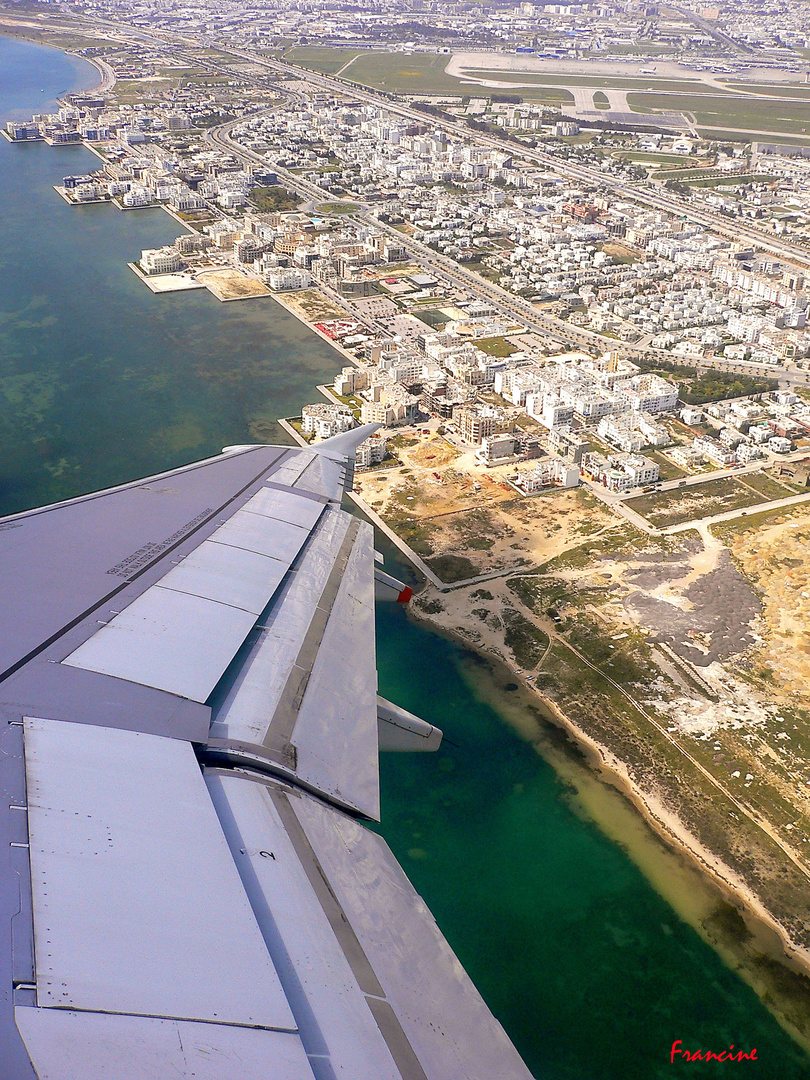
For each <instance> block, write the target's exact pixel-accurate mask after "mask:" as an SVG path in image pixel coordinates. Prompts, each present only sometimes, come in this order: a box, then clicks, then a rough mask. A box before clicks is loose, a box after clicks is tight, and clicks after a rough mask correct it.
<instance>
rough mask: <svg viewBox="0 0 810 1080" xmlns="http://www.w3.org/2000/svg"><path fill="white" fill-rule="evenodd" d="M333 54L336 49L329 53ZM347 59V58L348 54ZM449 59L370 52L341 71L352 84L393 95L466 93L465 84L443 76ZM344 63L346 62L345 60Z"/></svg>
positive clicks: (416, 54)
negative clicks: (385, 91) (356, 83)
mask: <svg viewBox="0 0 810 1080" xmlns="http://www.w3.org/2000/svg"><path fill="white" fill-rule="evenodd" d="M332 51H335V50H332ZM346 59H347V60H348V59H350V55H348V50H347V56H346ZM448 59H449V57H447V56H445V55H443V56H437V55H430V54H429V53H413V54H408V53H390V52H379V51H374V50H369V51H368V52H364V53H361V54H360V55H359V56H358V57H357V59H356V60H354V61H353V62H352V64H351V66H350V67H349V68H347V69H346V71H345V72H344V77H345V78H347V79H351V80H352V82H358V83H362V84H363V85H364V86H371V87H373V88H374V89H376V90H389V91H391V92H392V93H403V92H404V93H408V92H411V93H433V92H435V93H450V94H462V93H464V92H465V86H464V83H462V82H460V81H459V80H458V79H456V78H455V77H454V76H452V75H446V74H445V71H444V69H445V67H446V65H447V62H448ZM344 62H345V61H344Z"/></svg>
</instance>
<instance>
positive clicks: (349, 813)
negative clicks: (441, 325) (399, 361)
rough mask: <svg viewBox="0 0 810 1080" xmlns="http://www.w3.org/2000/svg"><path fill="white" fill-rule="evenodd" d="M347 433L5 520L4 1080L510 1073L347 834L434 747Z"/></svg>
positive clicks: (431, 939)
mask: <svg viewBox="0 0 810 1080" xmlns="http://www.w3.org/2000/svg"><path fill="white" fill-rule="evenodd" d="M370 430H371V429H362V428H361V429H358V430H356V431H353V432H349V433H346V435H345V436H339V437H338V438H337V439H336V440H328V441H327V442H325V443H322V444H319V445H318V446H317V447H315V448H307V449H303V450H297V449H289V448H284V447H266V446H250V447H234V448H229V449H228V450H227V452H225V453H223V454H222V455H221V456H220V457H217V458H213V459H209V460H207V461H204V462H199V463H196V464H194V465H190V466H187V467H185V468H182V469H177V470H174V471H172V472H169V473H165V474H162V475H161V476H157V477H151V478H149V479H147V480H143V481H138V482H136V483H133V484H127V485H122V486H121V487H119V488H115V489H112V490H110V491H106V492H100V493H97V494H95V495H91V496H87V497H84V498H82V499H77V500H71V501H69V502H66V503H61V504H57V505H55V506H51V507H44V508H42V509H41V510H36V511H31V512H30V513H26V514H20V515H16V516H15V517H12V518H7V519H5V520H3V521H2V522H0V566H2V567H3V570H4V571H5V572H4V573H3V574H2V576H0V594H1V595H2V597H3V604H4V606H5V611H6V614H7V618H6V619H5V620H4V629H3V630H2V632H0V665H2V670H0V710H1V713H2V715H1V717H0V786H2V789H3V792H4V795H5V798H4V799H3V801H2V806H0V837H2V840H3V843H2V849H1V853H0V1078H2V1080H6V1078H7V1080H27V1078H34V1077H39V1078H42V1080H44V1078H48V1080H79V1078H81V1080H104V1078H108V1077H109V1078H110V1080H113V1078H114V1080H130V1078H131V1080H136V1078H137V1080H141V1078H142V1077H144V1076H149V1077H150V1078H155V1080H163V1078H164V1077H166V1078H167V1080H168V1078H169V1077H172V1078H174V1077H177V1076H188V1077H191V1076H195V1077H199V1078H202V1080H243V1078H244V1080H254V1078H255V1080H259V1078H262V1080H265V1078H270V1077H272V1080H306V1078H309V1077H312V1078H314V1080H339V1078H343V1080H356V1078H357V1077H369V1078H374V1080H388V1078H390V1080H397V1078H400V1080H428V1078H430V1080H433V1078H436V1080H462V1078H467V1080H473V1078H478V1077H482V1076H487V1077H489V1076H498V1077H499V1078H502V1080H510V1078H513V1077H514V1078H515V1080H518V1078H521V1080H525V1078H527V1077H528V1076H529V1074H528V1072H527V1071H526V1069H525V1067H524V1066H523V1064H522V1062H521V1061H520V1059H519V1057H518V1055H517V1053H516V1052H515V1050H514V1049H513V1047H512V1046H511V1044H510V1043H509V1041H508V1039H507V1037H506V1035H505V1034H504V1032H503V1030H502V1028H501V1027H500V1025H499V1024H498V1023H497V1021H496V1020H495V1019H494V1018H493V1017H492V1016H491V1014H490V1013H489V1011H488V1009H487V1007H486V1005H485V1004H484V1002H483V1001H482V1000H481V998H480V996H479V995H478V993H477V991H476V990H475V988H474V987H473V985H472V983H471V982H470V980H469V978H468V977H467V976H466V974H465V973H464V971H463V969H462V968H461V966H460V964H459V963H458V961H457V960H456V958H455V956H454V955H453V953H452V951H451V950H450V948H449V946H448V945H447V943H446V942H445V941H444V938H443V937H442V935H441V933H440V932H439V930H438V928H437V927H436V924H435V922H434V920H433V919H432V917H431V915H430V913H429V911H428V910H427V908H426V907H425V905H424V903H423V902H422V901H421V899H420V898H419V897H418V895H417V894H416V893H415V892H414V890H413V888H412V886H411V885H410V883H409V882H408V880H407V878H406V877H405V875H404V874H403V872H402V870H401V868H400V867H399V866H398V864H397V862H396V860H395V859H394V857H393V855H392V854H391V852H390V851H389V849H388V848H387V846H386V845H385V843H384V842H383V841H382V840H381V839H380V837H379V836H377V835H376V834H374V833H372V832H370V831H369V830H368V829H366V828H365V827H364V826H363V825H362V824H361V820H362V819H363V818H369V819H376V818H377V817H378V816H379V779H378V752H379V749H380V748H390V749H435V748H436V747H437V746H438V744H439V742H440V740H441V733H440V732H438V731H437V729H435V728H433V727H431V725H429V724H426V723H425V722H424V721H422V720H420V719H419V718H418V717H415V716H413V715H412V714H410V713H407V712H406V711H404V710H402V709H399V708H398V707H397V706H396V705H393V704H392V703H390V702H386V701H384V699H382V698H379V697H378V695H377V686H376V672H375V667H374V663H373V658H374V648H375V642H374V595H375V553H374V547H373V534H372V530H371V527H370V526H369V525H368V524H367V523H366V522H363V521H361V520H359V519H357V518H355V517H352V515H350V514H348V513H346V512H344V511H343V510H342V509H341V508H340V502H341V497H342V495H343V492H344V490H346V488H347V486H348V485H350V483H351V477H352V462H353V453H354V449H355V448H356V446H357V445H358V444H359V442H360V441H362V440H363V439H364V438H366V437H367V436H368V434H369V432H370ZM399 585H400V583H398V582H396V581H395V580H394V579H391V578H389V577H387V575H384V574H382V572H381V571H377V583H376V587H377V592H378V594H380V592H381V591H382V595H383V596H385V597H387V598H391V599H396V598H398V597H402V596H403V594H404V593H405V590H404V589H401V588H398V586H399Z"/></svg>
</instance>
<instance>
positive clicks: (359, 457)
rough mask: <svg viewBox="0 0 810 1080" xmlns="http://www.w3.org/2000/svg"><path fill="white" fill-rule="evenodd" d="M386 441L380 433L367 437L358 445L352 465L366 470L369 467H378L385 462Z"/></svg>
mask: <svg viewBox="0 0 810 1080" xmlns="http://www.w3.org/2000/svg"><path fill="white" fill-rule="evenodd" d="M387 446H388V440H387V439H386V437H385V435H383V433H382V432H381V431H377V432H375V434H374V435H369V437H368V438H367V439H366V441H365V442H362V443H360V445H359V446H358V447H357V450H356V451H355V455H354V464H355V467H356V468H358V469H368V468H369V467H370V466H371V465H379V464H380V462H381V461H384V460H385V454H386V449H387Z"/></svg>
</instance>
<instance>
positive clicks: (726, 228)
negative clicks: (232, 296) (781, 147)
mask: <svg viewBox="0 0 810 1080" xmlns="http://www.w3.org/2000/svg"><path fill="white" fill-rule="evenodd" d="M71 21H73V22H74V25H76V26H79V25H82V24H84V25H89V26H93V27H94V28H98V29H105V28H107V29H110V28H112V29H114V30H116V31H117V32H118V33H119V34H120V33H121V32H126V33H128V34H131V35H132V36H133V37H134V38H135V39H136V40H139V41H140V42H141V43H143V42H145V41H152V42H157V43H160V44H163V45H173V46H175V47H179V48H181V49H184V50H188V51H187V52H186V53H185V54H184V55H185V58H186V59H190V60H193V61H194V62H195V63H202V64H205V65H206V66H207V67H209V68H211V70H213V71H217V72H221V73H224V74H229V75H231V76H232V77H234V78H236V79H238V80H240V81H246V80H247V79H248V78H249V76H248V75H247V73H246V72H245V71H243V70H240V69H236V68H230V67H227V66H225V65H224V64H222V63H219V62H217V60H216V59H215V58H214V57H212V56H206V55H203V56H201V55H200V49H201V47H203V46H204V45H211V46H213V47H215V48H216V49H217V50H218V51H219V52H221V53H223V54H225V55H228V56H232V57H234V58H236V59H238V60H243V61H246V62H248V63H250V64H253V65H256V66H257V67H260V68H265V69H266V70H268V71H272V72H275V73H277V74H279V75H285V76H290V75H292V76H295V77H296V78H301V77H302V76H304V77H305V78H306V80H307V81H308V82H309V83H311V84H312V86H313V87H317V88H318V89H320V90H325V91H328V92H330V93H332V94H343V95H346V94H348V95H350V96H351V97H352V98H354V99H356V100H357V101H363V102H367V103H368V104H371V105H377V106H381V107H384V108H386V109H387V110H388V111H389V112H391V113H392V114H394V115H397V116H401V117H403V118H406V119H408V120H411V121H415V122H418V123H422V124H424V123H429V122H430V121H431V119H433V118H432V117H431V116H430V114H427V113H425V112H424V111H421V110H419V109H415V108H413V107H412V106H409V105H406V104H403V103H402V102H401V101H400V100H399V99H398V98H396V97H395V96H393V95H389V94H385V93H381V92H378V91H375V90H372V89H369V88H367V87H365V86H360V85H358V84H357V83H354V82H352V81H351V80H349V79H345V78H343V77H342V76H336V75H324V74H321V73H320V72H317V71H312V70H310V69H309V68H301V67H298V66H297V65H295V64H291V63H288V62H287V61H285V60H277V59H271V58H269V57H265V56H260V55H258V54H256V53H253V52H250V51H248V50H246V49H239V48H233V47H229V46H228V45H227V44H225V43H223V42H221V41H211V42H208V41H204V42H201V41H194V40H189V39H188V38H187V37H185V36H184V35H182V34H177V33H169V32H168V31H156V30H150V31H147V30H143V29H142V28H140V27H137V28H135V27H132V26H129V25H128V24H127V23H125V22H117V21H112V20H110V19H109V18H107V19H97V18H92V17H89V18H81V19H79V18H77V19H75V20H71ZM440 123H441V127H442V128H444V129H445V130H447V131H452V132H454V133H455V134H456V135H458V136H459V137H461V138H464V139H467V140H468V141H470V142H473V143H475V144H477V145H479V146H487V147H489V148H491V149H497V150H501V151H503V152H505V153H508V154H511V155H513V156H515V155H516V156H519V157H520V158H522V159H525V160H527V161H532V162H534V163H535V164H538V165H542V166H543V167H545V168H548V169H551V170H553V171H554V172H557V173H560V174H561V175H563V176H566V177H574V178H576V179H578V180H581V181H583V182H584V183H588V184H596V185H599V186H601V187H606V188H608V189H610V190H611V191H613V192H614V194H616V195H618V196H620V197H621V198H624V199H630V200H631V201H633V202H639V203H643V204H646V205H648V206H650V207H652V208H653V209H657V210H662V211H664V212H665V213H667V214H671V215H673V216H675V217H676V218H681V219H683V220H687V221H692V222H694V223H695V224H699V225H703V226H705V227H706V228H709V229H711V230H712V231H713V232H715V233H717V234H718V235H719V236H723V237H725V238H726V239H729V240H732V241H734V242H736V243H739V242H743V243H745V244H755V245H756V246H757V247H759V248H761V249H762V250H763V251H768V252H770V253H771V254H774V255H777V256H778V257H779V258H782V259H785V260H788V261H790V262H795V263H797V264H799V265H801V266H805V267H808V268H810V250H808V249H807V248H806V247H805V246H800V245H798V244H794V243H790V242H789V241H786V240H780V239H779V238H778V237H774V236H772V235H771V234H769V233H767V232H765V231H764V230H763V229H759V228H757V227H756V226H754V225H751V224H749V223H747V222H743V221H740V220H737V219H735V220H731V219H729V218H727V217H724V216H723V215H722V214H717V213H714V212H713V211H710V210H706V209H704V208H702V207H699V206H696V205H695V204H694V202H691V201H689V200H686V199H682V198H680V197H679V196H677V195H675V194H673V193H671V192H664V191H662V190H660V189H657V188H653V187H651V186H650V185H649V184H638V183H632V182H630V181H627V180H623V179H621V178H619V177H615V176H612V175H611V174H610V173H606V172H603V171H602V170H601V169H598V168H594V167H592V166H587V165H579V164H577V163H576V162H572V161H571V160H569V159H563V160H561V159H560V158H559V157H556V156H554V155H553V154H549V153H546V152H545V151H543V150H538V149H536V148H535V149H532V148H531V147H529V146H526V145H525V144H523V143H519V144H518V143H517V142H515V141H514V140H513V139H510V138H509V137H508V136H506V135H499V134H496V133H489V132H480V131H476V130H475V129H473V128H470V127H468V126H467V125H466V124H464V123H461V122H456V121H453V120H450V119H445V118H442V119H441V122H440ZM774 138H775V140H776V136H774ZM777 141H778V140H777Z"/></svg>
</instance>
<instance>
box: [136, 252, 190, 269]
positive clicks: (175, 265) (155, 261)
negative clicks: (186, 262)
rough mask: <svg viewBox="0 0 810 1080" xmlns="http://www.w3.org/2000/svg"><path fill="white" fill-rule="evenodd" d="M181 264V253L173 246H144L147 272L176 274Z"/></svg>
mask: <svg viewBox="0 0 810 1080" xmlns="http://www.w3.org/2000/svg"><path fill="white" fill-rule="evenodd" d="M181 266H182V263H181V262H180V253H179V252H178V251H177V250H175V248H173V247H162V248H144V250H143V251H142V252H141V269H142V270H143V272H144V273H145V274H175V273H177V271H178V270H179V269H180V267H181Z"/></svg>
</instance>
